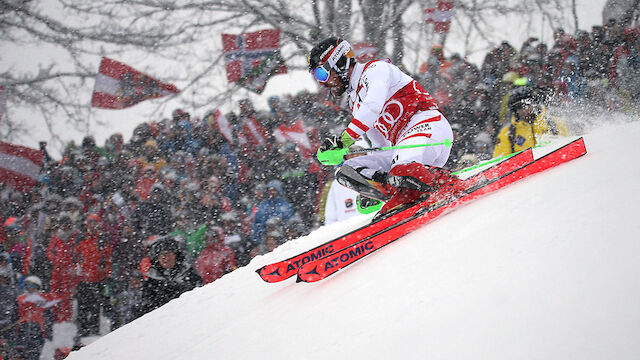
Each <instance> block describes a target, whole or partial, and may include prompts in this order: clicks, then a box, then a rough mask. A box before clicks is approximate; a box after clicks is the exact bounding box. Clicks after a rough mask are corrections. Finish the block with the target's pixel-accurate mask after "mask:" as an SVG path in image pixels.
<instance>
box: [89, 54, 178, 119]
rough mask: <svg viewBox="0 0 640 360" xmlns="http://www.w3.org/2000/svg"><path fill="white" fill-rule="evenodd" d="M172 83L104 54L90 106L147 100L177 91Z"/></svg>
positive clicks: (114, 106) (109, 106) (119, 106)
mask: <svg viewBox="0 0 640 360" xmlns="http://www.w3.org/2000/svg"><path fill="white" fill-rule="evenodd" d="M179 92H180V90H178V88H176V86H175V85H172V84H166V83H163V82H161V81H159V80H156V79H154V78H152V77H150V76H148V75H145V74H143V73H141V72H140V71H138V70H136V69H134V68H132V67H131V66H129V65H126V64H123V63H121V62H117V61H115V60H111V59H109V58H106V57H103V58H102V61H101V62H100V69H99V70H98V75H96V83H95V86H94V88H93V97H92V99H91V106H93V107H97V108H103V109H124V108H128V107H131V106H133V105H135V104H137V103H139V102H142V101H144V100H148V99H155V98H159V97H163V96H167V95H171V94H176V93H179Z"/></svg>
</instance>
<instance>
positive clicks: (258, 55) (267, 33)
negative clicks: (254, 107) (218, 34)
mask: <svg viewBox="0 0 640 360" xmlns="http://www.w3.org/2000/svg"><path fill="white" fill-rule="evenodd" d="M222 47H223V49H224V57H225V62H226V67H227V80H228V81H229V82H237V83H239V84H240V85H242V86H245V87H246V88H248V89H249V90H252V91H255V92H257V93H261V92H262V90H264V87H265V86H266V84H267V81H268V80H269V78H270V77H271V76H273V75H275V74H286V73H287V66H286V65H285V63H284V60H283V59H282V55H281V54H280V30H274V29H271V30H261V31H256V32H251V33H242V34H240V35H235V34H222Z"/></svg>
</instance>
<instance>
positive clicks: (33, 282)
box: [24, 275, 42, 289]
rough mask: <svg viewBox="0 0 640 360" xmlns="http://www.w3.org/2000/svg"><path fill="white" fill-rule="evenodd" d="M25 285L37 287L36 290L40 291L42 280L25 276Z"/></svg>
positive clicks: (33, 276)
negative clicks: (29, 284)
mask: <svg viewBox="0 0 640 360" xmlns="http://www.w3.org/2000/svg"><path fill="white" fill-rule="evenodd" d="M27 283H31V284H35V285H38V288H40V289H42V280H40V278H39V277H37V276H35V275H30V276H27V277H26V279H24V284H25V285H26V284H27Z"/></svg>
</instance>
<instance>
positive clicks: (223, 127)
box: [204, 109, 234, 145]
mask: <svg viewBox="0 0 640 360" xmlns="http://www.w3.org/2000/svg"><path fill="white" fill-rule="evenodd" d="M204 120H205V121H207V123H208V124H209V125H211V124H213V125H215V127H216V129H218V131H219V132H220V134H222V136H223V137H224V139H225V140H227V142H228V143H229V145H233V143H234V141H233V140H234V137H233V125H232V124H231V123H230V122H229V119H227V117H226V116H224V115H223V114H222V113H221V112H220V110H218V109H216V111H214V112H212V113H209V114H207V115H205V117H204Z"/></svg>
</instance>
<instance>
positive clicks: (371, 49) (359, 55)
mask: <svg viewBox="0 0 640 360" xmlns="http://www.w3.org/2000/svg"><path fill="white" fill-rule="evenodd" d="M353 53H354V55H355V58H356V60H357V61H358V62H367V61H371V60H375V59H376V57H377V56H378V47H377V46H375V45H374V44H369V43H357V44H353Z"/></svg>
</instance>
